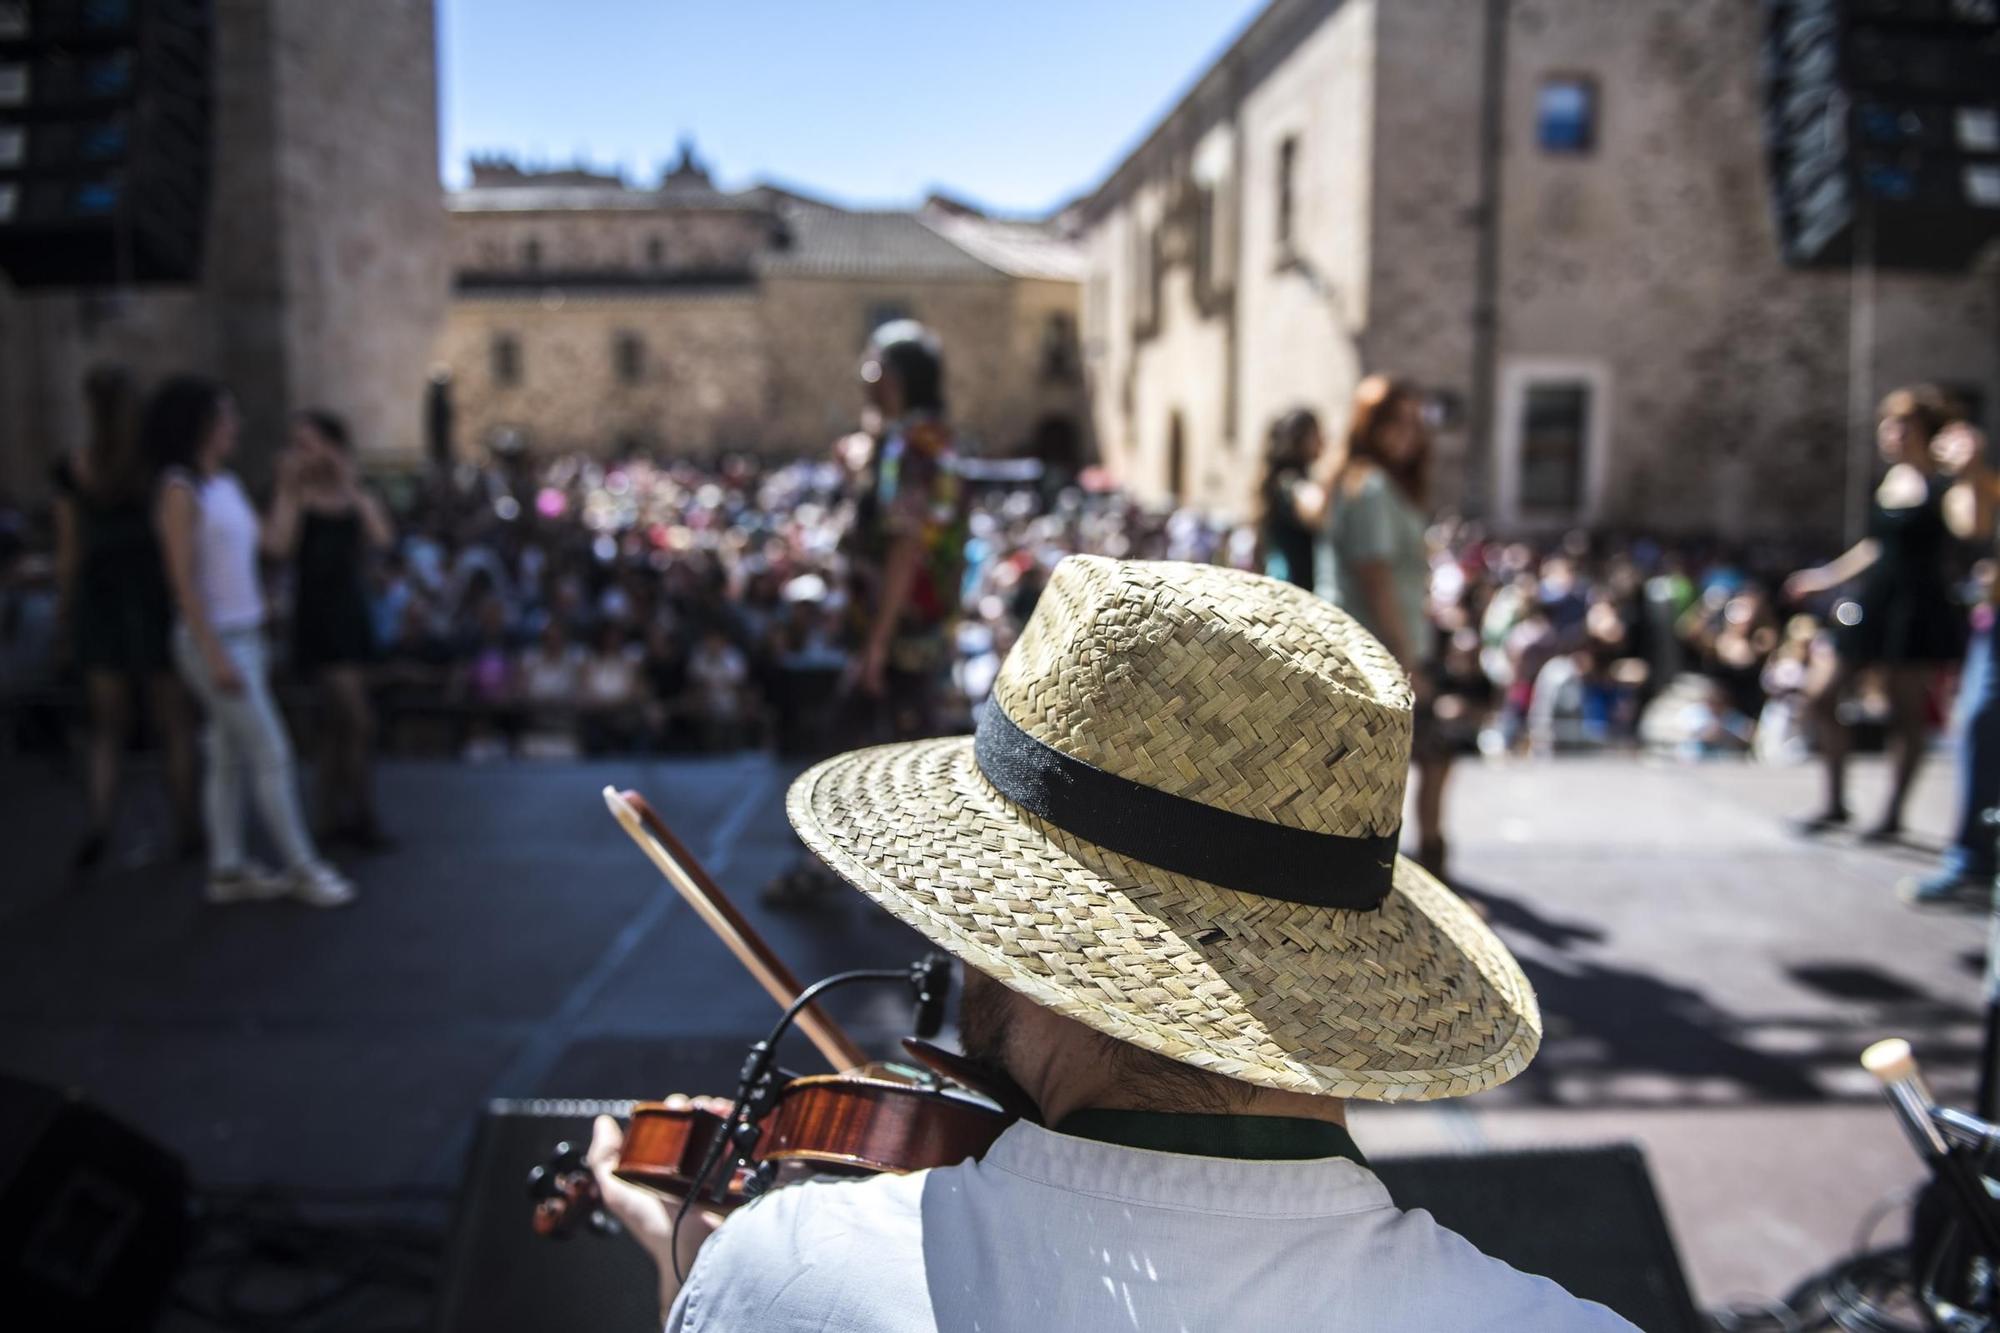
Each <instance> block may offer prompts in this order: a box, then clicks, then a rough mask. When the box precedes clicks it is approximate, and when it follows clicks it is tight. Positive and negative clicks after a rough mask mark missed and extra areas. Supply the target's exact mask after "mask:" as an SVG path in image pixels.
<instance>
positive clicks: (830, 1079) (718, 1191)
mask: <svg viewBox="0 0 2000 1333" xmlns="http://www.w3.org/2000/svg"><path fill="white" fill-rule="evenodd" d="M604 799H605V803H606V804H607V805H608V806H609V807H610V809H611V812H612V814H613V815H614V816H615V817H616V818H617V820H618V823H619V825H620V827H622V828H623V829H624V830H625V831H626V833H627V834H629V835H630V836H631V837H632V839H633V841H634V842H636V843H637V844H638V845H639V848H640V850H641V851H643V852H644V853H645V854H646V857H647V859H648V860H650V861H652V862H653V864H654V865H655V866H656V867H657V868H658V869H659V870H660V872H661V873H662V874H663V875H664V876H665V877H666V878H667V880H668V882H669V883H671V884H672V885H673V886H674V888H675V889H676V890H677V891H678V892H679V893H680V894H681V896H682V897H683V898H684V899H686V900H687V902H688V903H689V905H690V906H692V907H693V908H694V910H695V911H696V913H697V914H698V915H699V916H700V917H701V919H702V920H703V921H704V922H705V923H706V924H707V925H708V926H709V927H710V928H711V929H712V930H714V932H715V933H716V934H717V936H719V937H720V938H721V939H722V941H723V943H724V944H725V945H727V946H728V948H729V949H730V951H731V952H732V953H733V954H734V955H735V956H736V958H737V959H738V961H739V962H741V963H742V964H743V965H744V967H745V968H746V969H747V970H748V971H749V972H750V974H751V976H752V977H754V978H755V979H756V980H757V981H758V983H759V984H760V985H761V986H763V988H764V989H765V991H766V992H767V993H769V994H770V996H771V997H772V999H774V1000H776V1001H777V1002H778V1003H779V1005H781V1006H782V1007H783V1009H784V1016H783V1018H781V1019H780V1021H779V1023H778V1025H777V1027H776V1028H775V1029H774V1030H773V1031H772V1034H771V1035H770V1036H769V1037H767V1038H765V1039H764V1040H763V1041H760V1042H757V1043H755V1044H754V1045H752V1046H751V1048H750V1051H749V1053H748V1055H747V1057H746V1059H745V1061H744V1068H743V1073H742V1075H741V1077H740V1079H739V1085H738V1088H737V1093H736V1097H735V1099H734V1101H733V1102H732V1104H731V1107H730V1111H729V1113H728V1114H726V1115H722V1114H717V1113H716V1112H715V1111H714V1110H712V1109H709V1108H706V1107H701V1106H696V1105H692V1104H669V1103H666V1102H641V1103H638V1104H637V1105H635V1106H634V1107H633V1108H632V1112H631V1119H630V1121H629V1123H628V1124H627V1126H626V1129H625V1143H624V1147H623V1149H622V1150H621V1152H620V1154H619V1160H618V1164H617V1166H616V1167H615V1168H614V1169H613V1172H612V1174H613V1175H615V1176H617V1177H618V1178H619V1179H620V1180H624V1181H627V1182H629V1183H631V1184H634V1185H638V1186H641V1187H643V1188H645V1189H649V1190H653V1191H655V1192H657V1193H660V1194H664V1195H668V1196H670V1197H673V1198H677V1199H684V1200H690V1201H692V1200H694V1199H699V1200H701V1201H702V1202H703V1204H704V1206H705V1207H708V1208H710V1209H712V1210H714V1211H717V1212H722V1213H727V1212H728V1211H730V1210H732V1209H734V1208H736V1207H739V1206H741V1205H742V1204H744V1203H746V1202H748V1201H749V1200H750V1199H752V1198H754V1197H756V1196H757V1195H758V1194H760V1193H762V1192H763V1191H764V1190H766V1189H769V1188H771V1187H772V1186H774V1185H776V1184H782V1183H784V1182H786V1181H788V1180H791V1179H795V1178H797V1177H798V1176H801V1175H806V1174H835V1175H867V1174H873V1173H876V1172H884V1171H888V1172H908V1171H921V1170H925V1169H927V1168H929V1167H935V1166H950V1165H953V1164H955V1163H957V1162H961V1161H964V1160H965V1159H966V1158H967V1157H978V1156H980V1155H981V1154H983V1153H984V1152H985V1151H986V1149H987V1148H988V1147H989V1146H990V1145H991V1144H992V1142H993V1140H995V1139H996V1138H998V1137H999V1136H1000V1134H1001V1132H1002V1131H1003V1130H1005V1129H1006V1128H1007V1126H1008V1125H1010V1124H1012V1123H1013V1122H1014V1121H1015V1120H1016V1119H1019V1118H1021V1117H1022V1116H1024V1115H1025V1116H1027V1117H1028V1118H1030V1119H1032V1118H1035V1114H1034V1108H1033V1105H1032V1103H1030V1102H1029V1100H1028V1099H1027V1097H1026V1096H1025V1095H1024V1094H1023V1093H1021V1091H1020V1090H1019V1089H1018V1088H1015V1087H1013V1086H1012V1085H1011V1084H1010V1083H1008V1082H1007V1081H1006V1080H1005V1079H1004V1078H998V1077H996V1076H994V1075H993V1074H992V1073H990V1072H989V1071H986V1070H984V1069H982V1068H980V1067H979V1066H976V1065H974V1064H973V1063H972V1062H971V1061H968V1060H966V1059H965V1058H964V1057H962V1056H957V1055H953V1054H951V1053H950V1052H948V1051H944V1050H941V1049H939V1048H938V1047H936V1046H933V1045H931V1044H930V1043H929V1042H928V1041H925V1040H922V1039H921V1038H920V1037H905V1038H904V1039H903V1047H904V1049H905V1051H906V1052H907V1053H908V1054H909V1055H910V1056H912V1057H913V1058H914V1060H915V1061H916V1062H917V1063H916V1064H915V1065H910V1064H902V1063H868V1062H867V1060H866V1056H865V1054H864V1053H863V1052H862V1050H861V1048H860V1046H859V1045H858V1044H857V1043H856V1042H855V1041H854V1040H853V1038H851V1037H850V1036H848V1034H847V1033H845V1032H844V1031H842V1030H841V1028H840V1027H839V1025H838V1024H836V1023H835V1022H834V1021H833V1020H832V1019H831V1018H830V1017H828V1016H827V1015H826V1014H825V1012H824V1011H822V1010H821V1009H820V1008H819V1006H818V1004H817V999H818V996H819V995H820V994H821V993H823V992H824V991H826V990H828V989H831V988H833V987H834V986H837V985H845V984H850V983H853V982H863V981H877V982H884V981H887V982H893V981H902V982H905V983H906V984H908V985H909V987H910V989H911V992H912V995H913V997H914V998H915V999H916V1001H917V1004H918V1024H917V1026H918V1029H919V1031H920V1032H922V1033H924V1034H925V1035H929V1034H931V1033H934V1032H935V1031H936V1030H937V1026H938V1024H939V1023H940V1022H941V1021H942V1016H943V1000H944V993H945V988H946V987H947V986H948V984H949V978H950V970H949V966H948V960H946V959H945V958H944V956H943V955H941V954H932V955H930V956H929V957H928V958H926V959H925V960H924V961H922V962H919V963H916V964H914V965H912V966H911V967H909V968H908V969H905V970H888V969H881V970H869V971H861V972H850V973H842V974H839V975H836V976H834V977H829V978H827V979H825V980H824V981H821V982H818V983H816V984H815V985H813V986H810V987H802V986H801V985H800V984H799V981H798V979H797V977H795V976H794V975H793V974H792V972H791V970H790V969H789V968H788V967H786V966H785V964H784V963H783V962H782V961H781V960H780V959H779V958H778V957H777V955H776V954H774V953H773V952H772V951H771V950H770V948H769V946H767V945H766V944H765V943H764V941H763V940H762V939H760V938H759V937H758V936H757V934H756V932H755V931H754V930H753V929H752V928H751V926H750V924H749V922H748V921H747V920H745V919H744V917H743V916H742V914H741V913H740V912H739V911H737V909H736V907H735V906H734V904H732V903H731V902H730V901H729V900H728V898H727V897H725V896H724V895H723V893H722V890H721V889H720V888H719V887H718V886H717V885H716V884H715V882H714V880H713V879H711V878H710V877H709V875H708V873H707V871H706V870H704V869H703V868H702V866H701V864H700V862H698V861H697V860H695V858H694V857H693V856H692V855H691V854H690V853H689V852H688V850H687V848H686V847H685V846H684V845H683V844H682V843H681V841H680V840H679V839H678V838H676V837H675V836H674V834H673V832H672V831H671V830H670V829H668V827H667V825H666V822H665V821H664V820H662V819H661V818H660V817H659V815H658V814H657V813H656V812H655V811H654V810H653V808H652V806H651V805H649V804H648V803H647V802H646V799H645V798H644V797H643V796H641V795H639V794H638V793H637V792H630V791H628V792H619V791H616V790H614V789H612V788H609V787H607V788H606V789H605V791H604ZM794 1022H796V1023H797V1025H798V1027H799V1029H800V1031H801V1032H802V1033H803V1034H804V1035H805V1037H806V1038H807V1039H808V1040H809V1041H810V1042H811V1043H812V1045H813V1046H814V1047H815V1048H816V1049H817V1050H818V1052H819V1053H820V1055H821V1056H822V1057H823V1058H825V1059H826V1061H827V1063H828V1064H829V1065H831V1066H832V1067H833V1068H834V1069H835V1070H837V1071H843V1072H837V1073H833V1074H817V1075H809V1076H804V1077H794V1076H789V1075H785V1074H783V1072H782V1071H779V1070H778V1069H777V1068H776V1067H775V1064H774V1063H773V1053H774V1051H775V1048H776V1046H777V1042H778V1038H779V1037H781V1036H782V1035H783V1033H784V1032H785V1031H786V1029H787V1028H788V1027H789V1026H790V1025H791V1024H792V1023H794ZM529 1193H530V1197H531V1199H532V1201H533V1203H534V1228H535V1231H536V1233H537V1234H539V1235H543V1236H549V1237H557V1238H560V1237H563V1236H566V1235H568V1234H570V1233H572V1232H573V1231H574V1230H575V1229H576V1227H577V1226H578V1224H579V1222H580V1221H582V1222H586V1223H587V1224H588V1225H589V1227H590V1228H591V1229H592V1230H595V1231H608V1230H610V1229H612V1224H611V1222H610V1219H609V1218H608V1216H607V1215H606V1214H605V1212H604V1210H603V1208H602V1201H601V1199H599V1197H598V1192H597V1184H596V1180H595V1178H594V1177H593V1176H592V1175H591V1174H590V1171H589V1170H588V1168H586V1167H585V1166H584V1164H583V1156H582V1153H581V1151H580V1150H578V1149H576V1148H574V1147H572V1146H570V1145H568V1144H562V1145H559V1146H558V1147H557V1149H556V1152H555V1154H554V1156H553V1157H552V1158H551V1159H550V1160H549V1162H547V1163H545V1164H544V1165H543V1166H540V1167H537V1168H536V1169H535V1171H534V1172H532V1173H531V1174H530V1176H529Z"/></svg>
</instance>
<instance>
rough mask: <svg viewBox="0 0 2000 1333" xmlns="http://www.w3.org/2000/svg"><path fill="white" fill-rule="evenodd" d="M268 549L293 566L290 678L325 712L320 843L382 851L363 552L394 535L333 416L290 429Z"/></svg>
mask: <svg viewBox="0 0 2000 1333" xmlns="http://www.w3.org/2000/svg"><path fill="white" fill-rule="evenodd" d="M265 540H266V543H267V545H268V547H269V549H271V550H273V551H276V552H280V553H290V554H291V555H292V557H293V558H294V560H295V561H296V567H295V578H294V582H293V598H292V669H293V670H294V671H296V672H297V673H298V674H299V676H300V678H301V679H305V680H316V681H317V682H318V684H319V688H320V691H321V694H322V696H323V698H324V702H325V705H326V713H325V715H326V727H325V730H324V735H323V738H322V742H321V746H320V767H319V783H318V796H319V802H318V804H319V811H320V826H321V827H320V835H321V837H322V838H335V837H345V838H347V839H348V840H349V841H350V842H352V843H354V844H356V845H357V846H359V847H361V848H363V849H364V850H376V849H380V848H381V847H383V846H385V845H386V842H387V840H386V839H385V838H384V836H383V834H382V830H381V826H380V824H379V823H378V822H377V820H376V817H375V799H374V786H373V783H372V781H371V780H370V777H369V771H368V770H369V759H370V755H371V751H372V748H373V744H374V736H375V714H374V709H373V707H372V705H371V704H370V702H369V698H368V676H367V671H368V666H369V664H370V663H371V662H373V661H374V658H375V628H374V620H373V617H372V614H371V611H370V608H369V604H368V587H367V561H368V552H369V551H370V549H374V550H386V549H387V548H388V547H389V546H390V545H391V544H393V543H394V541H395V529H394V528H393V527H392V526H391V525H390V522H389V516H388V514H387V513H386V512H385V511H384V510H383V508H382V505H381V502H380V501H378V500H376V498H375V497H374V496H372V495H370V494H369V493H368V492H367V491H366V490H364V489H363V488H362V486H361V482H360V478H359V477H358V475H357V474H356V472H355V467H354V450H353V445H352V443H351V442H350V440H349V438H348V434H347V424H346V423H345V422H343V421H342V420H341V419H340V418H339V417H337V416H335V415H334V414H333V413H331V412H324V411H317V410H315V411H310V412H305V413H302V414H301V415H300V416H299V418H298V420H297V422H296V423H295V424H294V426H293V429H292V447H291V449H290V450H289V451H288V452H287V453H286V455H285V457H284V459H283V460H282V462H281V463H280V464H279V468H278V493H277V498H276V500H275V502H274V503H273V505H272V509H271V520H270V524H269V528H268V531H267V534H266V539H265Z"/></svg>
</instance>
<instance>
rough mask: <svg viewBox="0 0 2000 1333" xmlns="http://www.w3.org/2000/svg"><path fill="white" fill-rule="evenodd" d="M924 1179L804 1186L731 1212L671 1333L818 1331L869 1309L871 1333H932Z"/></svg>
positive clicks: (684, 1296) (700, 1263)
mask: <svg viewBox="0 0 2000 1333" xmlns="http://www.w3.org/2000/svg"><path fill="white" fill-rule="evenodd" d="M947 1169H949V1168H947ZM929 1174H931V1173H929V1172H918V1173H916V1174H914V1175H908V1176H893V1175H882V1176H871V1177H867V1178H865V1179H859V1180H812V1181H802V1182H800V1183H798V1184H794V1185H787V1186H785V1187H783V1188H782V1189H776V1190H773V1191H771V1192H770V1193H769V1194H766V1195H764V1196H763V1197H761V1198H759V1199H757V1200H756V1201H755V1202H753V1203H750V1204H748V1205H746V1206H745V1207H743V1208H740V1209H738V1210H737V1211H736V1212H735V1213H734V1214H732V1215H731V1216H730V1218H729V1220H728V1221H727V1222H725V1223H723V1225H722V1228H721V1229H720V1230H719V1231H717V1232H716V1233H715V1234H714V1235H713V1236H711V1237H709V1239H708V1241H707V1243H706V1244H704V1245H703V1246H702V1249H701V1256H700V1258H699V1259H698V1260H697V1261H696V1263H695V1266H694V1271H693V1272H692V1273H690V1274H689V1275H688V1283H687V1285H686V1286H685V1287H684V1288H682V1290H681V1295H680V1299H679V1300H678V1301H677V1302H676V1304H675V1307H674V1314H673V1317H672V1318H671V1319H670V1320H669V1322H668V1325H667V1327H668V1329H669V1331H670V1333H686V1331H696V1330H706V1329H711V1328H713V1329H738V1328H759V1329H772V1330H782V1329H792V1328H821V1327H824V1326H825V1325H824V1322H823V1320H824V1316H825V1315H826V1314H827V1312H829V1311H833V1310H852V1309H866V1310H869V1311H870V1312H871V1318H872V1319H873V1320H874V1322H873V1323H872V1324H871V1325H870V1327H873V1328H880V1329H884V1330H890V1331H892V1333H900V1331H902V1330H912V1331H922V1333H929V1330H930V1329H931V1328H932V1325H931V1324H930V1323H929V1322H928V1321H927V1318H926V1316H925V1312H926V1311H927V1310H928V1301H927V1299H925V1298H924V1290H925V1288H924V1282H923V1216H922V1206H923V1177H925V1176H926V1175H929Z"/></svg>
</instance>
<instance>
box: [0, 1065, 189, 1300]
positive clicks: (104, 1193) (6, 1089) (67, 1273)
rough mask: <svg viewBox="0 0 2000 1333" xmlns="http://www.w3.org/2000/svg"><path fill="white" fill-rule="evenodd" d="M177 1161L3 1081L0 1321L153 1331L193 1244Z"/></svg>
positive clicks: (85, 1110)
mask: <svg viewBox="0 0 2000 1333" xmlns="http://www.w3.org/2000/svg"><path fill="white" fill-rule="evenodd" d="M187 1205H188V1198H187V1173H186V1171H185V1169H184V1168H183V1167H182V1165H181V1163H180V1161H179V1160H178V1159H177V1158H175V1157H174V1156H173V1154H171V1153H169V1152H167V1151H166V1150H165V1149H163V1148H161V1147H159V1146H158V1145H157V1144H155V1143H153V1142H151V1141H150V1140H148V1139H146V1138H144V1137H143V1136H141V1135H140V1134H138V1133H136V1132H134V1131H133V1130H131V1129H129V1128H127V1127H126V1126H125V1125H122V1124H120V1123H119V1122H118V1121H116V1120H113V1119H112V1118H111V1117H110V1116H108V1115H105V1114H104V1113H103V1112H102V1111H98V1110H96V1109H94V1108H92V1107H90V1106H87V1105H85V1104H84V1103H82V1102H80V1101H78V1100H77V1099H76V1098H74V1097H72V1096H69V1095H66V1094H64V1093H62V1092H59V1091H57V1090H56V1089H54V1088H51V1087H47V1086H45V1085H43V1084H39V1083H30V1082H27V1081H26V1080H24V1079H16V1078H9V1077H7V1076H5V1075H0V1322H4V1323H5V1324H6V1325H7V1326H8V1327H10V1328H21V1329H35V1330H37V1333H86V1331H87V1333H116V1331H117V1330H124V1329H132V1330H138V1329H144V1328H150V1327H151V1326H152V1324H153V1320H154V1318H155V1317H156V1316H157V1315H158V1313H159V1309H160V1305H161V1302H162V1300H163V1299H164V1298H165V1296H166V1292H167V1287H168V1284H169V1283H170V1282H171V1280H172V1278H173V1275H174V1273H175V1271H176V1270H177V1269H178V1268H179V1266H180V1261H181V1258H182V1255H183V1254H184V1253H185V1252H186V1248H187V1239H188V1206H187Z"/></svg>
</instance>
